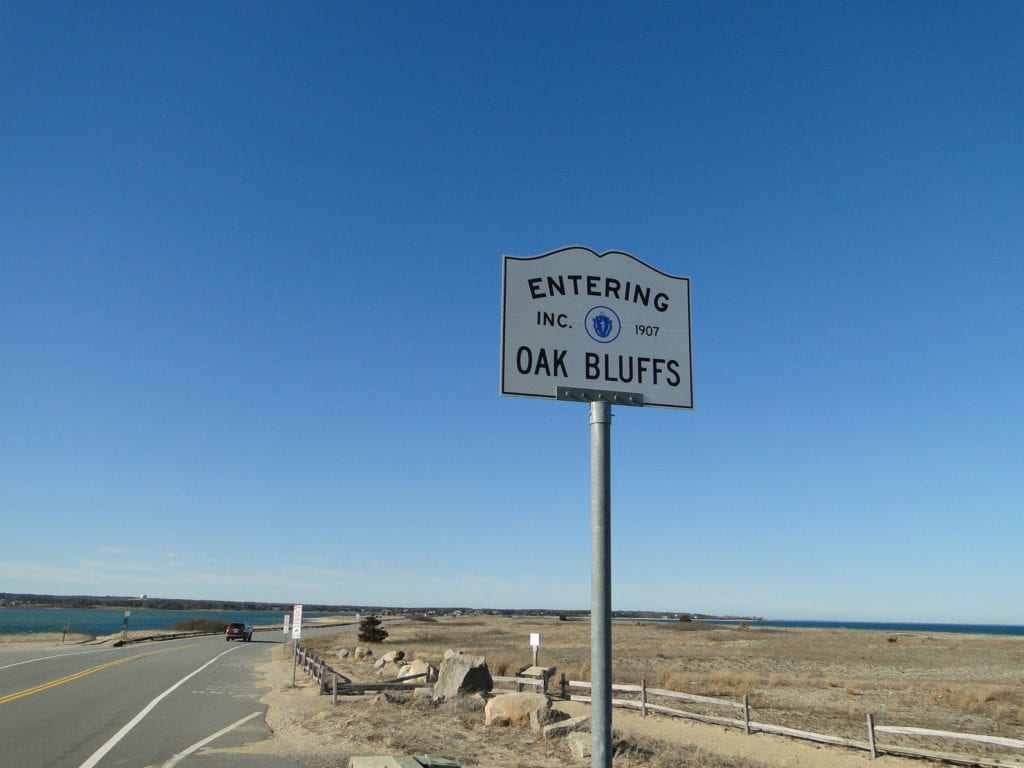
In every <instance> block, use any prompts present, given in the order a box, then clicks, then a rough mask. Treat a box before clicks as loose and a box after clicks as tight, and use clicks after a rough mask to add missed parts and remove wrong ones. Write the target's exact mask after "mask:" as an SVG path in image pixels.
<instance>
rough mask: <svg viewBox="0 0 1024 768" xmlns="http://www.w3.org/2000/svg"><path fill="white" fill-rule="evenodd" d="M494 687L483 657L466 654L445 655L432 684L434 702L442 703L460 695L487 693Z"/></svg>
mask: <svg viewBox="0 0 1024 768" xmlns="http://www.w3.org/2000/svg"><path fill="white" fill-rule="evenodd" d="M493 687H494V681H493V680H492V679H491V670H489V669H488V668H487V659H485V658H484V657H483V656H471V655H469V654H468V653H455V652H452V653H451V655H449V654H448V653H445V655H444V661H442V662H441V668H440V669H439V670H438V671H437V682H436V683H434V701H444V700H445V699H451V698H454V697H455V696H458V695H459V694H460V693H477V692H480V691H489V690H491V688H493Z"/></svg>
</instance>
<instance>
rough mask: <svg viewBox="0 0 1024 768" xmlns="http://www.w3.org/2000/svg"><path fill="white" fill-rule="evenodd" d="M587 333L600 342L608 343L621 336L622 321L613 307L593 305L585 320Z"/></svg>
mask: <svg viewBox="0 0 1024 768" xmlns="http://www.w3.org/2000/svg"><path fill="white" fill-rule="evenodd" d="M583 324H584V325H585V326H586V328H587V335H588V336H590V338H592V339H593V340H594V341H596V342H597V343H599V344H607V343H608V342H610V341H615V340H616V339H617V338H619V331H621V330H622V323H621V322H619V316H618V315H617V314H615V310H614V309H612V308H611V307H601V306H598V307H592V308H591V310H590V311H589V312H587V316H586V317H585V318H584V320H583Z"/></svg>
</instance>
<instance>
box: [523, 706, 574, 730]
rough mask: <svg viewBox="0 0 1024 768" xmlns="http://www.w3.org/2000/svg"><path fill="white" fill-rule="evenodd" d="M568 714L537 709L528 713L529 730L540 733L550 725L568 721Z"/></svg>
mask: <svg viewBox="0 0 1024 768" xmlns="http://www.w3.org/2000/svg"><path fill="white" fill-rule="evenodd" d="M569 717H570V715H569V713H568V712H563V711H562V710H560V709H537V710H534V711H533V712H531V713H530V730H531V731H533V732H534V733H542V732H543V731H544V729H545V728H546V727H547V726H549V725H551V724H552V723H560V722H561V721H562V720H568V719H569Z"/></svg>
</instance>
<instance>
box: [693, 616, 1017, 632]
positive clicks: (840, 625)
mask: <svg viewBox="0 0 1024 768" xmlns="http://www.w3.org/2000/svg"><path fill="white" fill-rule="evenodd" d="M707 623H709V624H732V625H736V624H739V623H740V622H739V621H724V620H723V621H709V622H707ZM748 624H749V625H750V626H751V627H794V628H804V629H870V630H875V631H881V632H957V633H960V634H970V635H1024V626H1021V625H1016V624H923V623H914V622H888V621H773V620H765V621H750V622H748Z"/></svg>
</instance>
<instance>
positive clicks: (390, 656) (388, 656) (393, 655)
mask: <svg viewBox="0 0 1024 768" xmlns="http://www.w3.org/2000/svg"><path fill="white" fill-rule="evenodd" d="M381 658H382V659H384V661H401V660H402V659H404V658H405V651H388V652H387V653H385V654H384V655H383V656H381Z"/></svg>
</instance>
